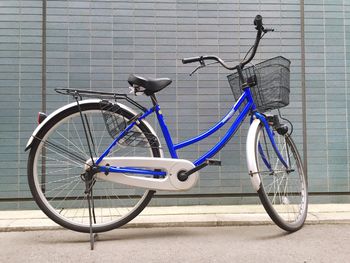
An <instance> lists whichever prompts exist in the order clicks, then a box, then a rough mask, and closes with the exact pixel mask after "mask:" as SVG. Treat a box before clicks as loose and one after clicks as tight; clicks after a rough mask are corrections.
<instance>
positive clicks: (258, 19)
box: [254, 15, 263, 30]
mask: <svg viewBox="0 0 350 263" xmlns="http://www.w3.org/2000/svg"><path fill="white" fill-rule="evenodd" d="M254 25H256V29H258V30H259V29H260V28H262V25H263V23H262V16H261V15H257V16H256V17H255V19H254Z"/></svg>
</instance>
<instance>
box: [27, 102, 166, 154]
mask: <svg viewBox="0 0 350 263" xmlns="http://www.w3.org/2000/svg"><path fill="white" fill-rule="evenodd" d="M100 102H101V100H100V99H88V100H82V101H79V104H80V105H83V104H89V103H100ZM116 104H118V105H119V107H121V108H122V109H124V110H126V111H129V112H130V113H132V114H134V115H137V112H135V111H134V110H133V109H132V108H130V107H128V106H126V105H124V104H121V103H116ZM76 106H77V103H76V102H72V103H70V104H67V105H65V106H63V107H61V108H59V109H57V110H55V111H54V112H52V113H51V114H50V115H48V116H47V117H46V118H45V120H44V121H43V122H42V123H40V124H39V125H38V127H36V129H35V130H34V131H33V133H32V135H31V136H30V138H29V140H28V142H27V145H26V148H25V151H27V150H29V149H30V148H31V147H32V145H33V141H34V138H35V137H36V135H37V134H38V133H39V132H40V131H41V130H42V129H43V127H44V126H45V125H46V124H47V123H48V122H49V121H50V120H51V119H52V118H53V117H55V116H56V115H57V114H60V113H61V112H63V111H66V110H69V109H70V108H73V107H76ZM101 118H102V116H101ZM142 123H143V124H144V125H145V126H146V127H147V128H148V129H149V130H150V131H151V133H152V134H153V135H154V136H156V137H157V139H158V141H159V143H160V140H159V138H158V136H157V134H156V133H155V131H154V129H153V128H152V126H151V125H150V124H149V123H148V122H147V121H145V120H142ZM159 148H160V155H161V157H163V151H162V148H161V145H160V146H159Z"/></svg>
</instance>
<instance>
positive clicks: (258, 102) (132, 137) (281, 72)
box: [26, 15, 308, 234]
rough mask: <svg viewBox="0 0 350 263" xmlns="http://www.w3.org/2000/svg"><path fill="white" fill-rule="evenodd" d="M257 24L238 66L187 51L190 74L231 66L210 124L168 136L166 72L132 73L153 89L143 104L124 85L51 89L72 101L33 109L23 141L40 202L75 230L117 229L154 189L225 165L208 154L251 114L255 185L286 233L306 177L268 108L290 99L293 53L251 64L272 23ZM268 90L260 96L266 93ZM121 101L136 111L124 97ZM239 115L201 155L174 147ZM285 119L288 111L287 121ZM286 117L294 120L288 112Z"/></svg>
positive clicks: (258, 20) (191, 180)
mask: <svg viewBox="0 0 350 263" xmlns="http://www.w3.org/2000/svg"><path fill="white" fill-rule="evenodd" d="M254 25H255V29H256V30H257V34H256V38H255V43H254V45H253V46H252V48H251V49H250V50H249V51H248V52H247V55H248V54H249V53H250V56H249V58H248V59H246V57H247V55H246V57H245V58H244V59H243V61H241V62H240V63H239V64H238V65H235V66H229V65H228V64H226V62H225V61H223V60H222V59H221V58H219V57H216V56H200V57H192V58H184V59H183V60H182V62H183V63H184V64H188V63H199V66H198V67H197V68H196V69H195V70H194V71H193V72H192V74H193V73H194V72H195V71H197V70H198V69H200V68H203V67H205V66H206V65H209V64H206V62H207V61H212V62H213V61H214V63H219V64H220V65H221V66H223V67H224V68H226V69H228V70H236V72H235V73H233V74H231V75H229V76H228V79H229V83H230V86H231V89H232V90H233V93H234V96H235V98H236V100H237V101H236V103H235V104H234V105H233V106H232V108H231V109H230V110H229V112H228V113H227V114H226V115H225V116H224V117H223V118H222V119H221V120H220V121H219V122H218V123H217V124H215V125H214V126H213V127H212V128H210V129H208V130H207V131H206V132H204V133H202V134H200V135H198V136H196V137H194V138H191V139H188V140H186V141H183V142H180V143H177V144H174V143H173V141H172V138H171V135H170V132H169V130H168V128H167V126H166V123H165V120H164V117H163V114H162V112H161V108H160V106H159V104H158V101H157V98H156V95H155V93H157V92H159V91H161V90H162V89H164V88H165V87H167V86H168V85H169V84H170V83H171V80H170V79H168V78H161V79H150V78H144V77H140V76H136V75H130V77H129V79H128V82H129V84H130V86H131V89H132V92H133V93H134V94H135V95H139V94H140V93H142V94H144V95H146V96H148V97H150V99H151V101H152V105H153V106H152V107H151V108H145V107H144V106H142V105H140V104H139V103H138V102H136V101H135V100H133V99H131V98H130V97H129V96H128V95H126V94H118V93H109V92H98V91H88V90H76V89H64V88H61V89H56V91H57V92H58V93H61V94H66V95H71V96H72V97H73V98H74V100H75V101H74V102H73V103H70V104H68V105H65V106H63V107H61V108H59V109H57V110H56V111H54V112H53V113H51V114H50V115H48V116H46V115H44V114H39V121H38V122H39V123H40V124H39V125H38V127H37V128H36V129H35V131H34V132H33V134H32V136H31V137H30V138H29V141H28V143H27V146H26V150H28V149H30V153H29V158H28V180H29V187H30V190H31V193H32V195H33V197H34V199H35V201H36V203H37V205H38V206H39V208H40V209H41V210H42V211H43V212H44V213H45V214H46V215H47V216H48V217H49V218H51V219H52V220H53V221H55V222H56V223H58V224H59V225H61V226H63V227H65V228H68V229H71V230H74V231H79V232H85V233H90V234H91V233H99V232H104V231H108V230H111V229H115V228H118V227H121V226H123V225H124V224H126V223H128V222H129V221H130V220H132V219H133V218H135V217H136V216H137V215H138V214H139V213H140V212H141V211H142V210H143V209H144V208H145V207H146V206H147V205H148V203H149V202H150V200H151V198H152V196H153V195H154V193H155V191H157V190H167V191H174V192H176V191H184V190H188V189H191V188H192V187H193V186H194V185H195V184H196V182H197V181H198V178H199V170H200V169H202V168H204V167H205V166H207V165H221V162H220V161H219V160H213V159H211V158H212V157H213V156H215V154H217V153H218V152H219V151H220V150H221V149H222V148H223V147H224V146H225V145H226V144H227V143H228V142H229V141H230V139H231V138H232V137H233V135H234V134H235V133H236V131H237V130H238V129H239V127H240V125H241V124H242V123H243V121H244V120H245V119H246V118H247V117H248V116H250V128H249V131H248V135H247V146H246V148H247V150H246V154H247V165H248V172H249V176H250V178H251V182H252V185H253V188H254V189H255V190H256V191H257V194H258V196H259V198H260V200H261V202H262V204H263V206H264V208H265V210H266V212H267V213H268V215H269V216H270V217H271V219H272V220H273V221H274V222H275V223H276V224H277V225H278V226H279V227H280V228H282V229H284V230H286V231H288V232H294V231H297V230H299V229H300V228H301V227H302V226H303V224H304V222H305V219H306V215H307V206H308V192H307V181H306V176H305V173H304V169H303V166H302V161H301V158H300V155H299V153H298V150H297V149H296V146H295V144H294V142H293V140H292V138H291V133H292V126H291V130H290V131H289V126H288V125H287V124H282V123H280V119H282V120H286V119H285V118H282V117H281V115H279V116H278V115H269V114H267V113H266V112H268V111H270V110H273V109H278V110H279V108H281V107H284V106H287V105H288V104H289V64H290V61H289V60H287V59H285V58H283V57H277V58H273V59H270V60H267V61H264V62H262V63H260V64H257V65H256V66H250V67H246V68H245V66H246V65H247V64H248V63H250V61H251V60H252V59H253V58H254V56H255V53H256V51H257V48H258V46H259V42H260V40H261V38H262V37H263V36H264V35H265V34H266V33H267V32H270V31H273V29H267V28H264V26H263V23H262V17H261V16H260V15H257V16H256V17H255V19H254ZM264 96H265V97H266V98H263V97H264ZM120 100H125V101H127V102H128V103H130V104H131V105H133V106H134V107H136V108H138V110H139V112H137V111H135V110H134V109H132V108H130V107H128V106H126V105H124V104H122V103H120V102H119V101H120ZM236 113H238V116H237V117H236V119H235V120H234V121H233V123H232V124H231V127H230V128H229V129H228V131H227V133H226V134H225V135H224V136H223V138H221V139H220V141H219V142H217V143H216V144H215V145H214V146H213V148H212V149H210V150H209V151H208V152H207V153H205V154H204V155H203V156H201V157H200V158H198V159H197V160H195V161H193V162H191V161H189V160H185V159H179V157H178V154H177V150H179V149H182V148H185V147H186V146H189V145H192V144H194V143H196V142H198V141H201V140H203V139H205V138H207V137H209V136H210V135H212V134H213V133H214V132H216V131H218V130H219V129H220V128H221V127H223V126H224V125H225V124H227V123H228V122H229V121H230V120H231V119H232V117H233V116H234V115H235V114H236ZM151 114H155V115H156V117H157V120H158V122H159V126H160V128H161V131H162V133H163V136H164V139H165V143H166V146H167V148H168V150H169V153H170V156H171V158H164V154H163V148H162V146H161V143H160V140H159V137H158V136H157V134H156V133H155V130H154V129H153V128H152V127H151V125H150V124H149V123H148V122H147V121H146V120H145V119H146V117H148V116H149V115H151ZM287 121H288V120H287ZM288 123H289V124H291V123H290V122H289V121H288Z"/></svg>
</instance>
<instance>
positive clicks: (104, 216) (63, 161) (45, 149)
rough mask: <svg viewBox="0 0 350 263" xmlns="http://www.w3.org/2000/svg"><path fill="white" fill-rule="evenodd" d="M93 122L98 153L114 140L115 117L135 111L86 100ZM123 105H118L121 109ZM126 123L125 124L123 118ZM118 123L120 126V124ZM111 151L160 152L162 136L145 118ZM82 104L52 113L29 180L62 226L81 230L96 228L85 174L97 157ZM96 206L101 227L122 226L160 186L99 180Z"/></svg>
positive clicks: (37, 145)
mask: <svg viewBox="0 0 350 263" xmlns="http://www.w3.org/2000/svg"><path fill="white" fill-rule="evenodd" d="M80 109H81V113H82V115H83V117H84V119H85V120H86V124H87V125H88V126H89V130H90V132H89V138H90V144H91V148H92V149H91V150H92V152H93V156H94V158H95V157H98V156H100V154H101V153H102V152H103V151H104V150H105V149H106V148H107V147H108V145H109V144H110V143H112V141H113V138H112V137H111V136H112V135H113V134H112V135H111V131H110V127H109V129H108V125H109V124H110V123H106V122H105V121H106V120H105V119H104V116H103V114H107V115H105V116H107V117H108V118H110V119H111V120H112V121H114V122H117V123H123V122H125V123H127V121H128V120H130V119H131V118H133V117H134V116H135V115H134V114H133V113H131V112H129V111H128V110H126V109H124V108H121V107H118V106H115V104H112V103H109V102H104V105H103V109H101V103H98V102H96V103H81V104H80ZM116 109H117V110H116ZM118 125H120V124H118ZM116 127H117V126H116ZM131 132H132V134H130V136H128V135H127V136H125V137H124V140H123V139H122V141H121V143H120V144H117V145H116V146H115V148H113V150H112V151H111V152H110V154H109V155H108V156H109V157H114V156H118V157H120V156H140V157H160V156H161V153H160V149H159V142H158V139H157V137H156V136H155V135H154V134H153V133H152V132H151V131H150V130H149V129H148V127H147V126H146V125H145V124H144V123H142V122H140V123H139V124H137V125H135V127H134V128H133V129H132V130H131ZM90 156H91V155H90V152H89V147H88V145H87V139H86V136H85V133H84V127H83V124H82V119H81V115H80V111H79V107H78V106H77V105H76V106H73V107H70V108H68V109H67V110H64V111H62V112H60V113H59V114H57V115H56V116H54V117H52V118H51V119H50V120H49V121H48V122H47V123H46V124H45V125H44V127H43V128H42V129H41V130H40V132H38V134H37V136H36V137H35V139H34V141H33V144H32V147H31V151H30V154H29V159H28V180H29V187H30V190H31V192H32V195H33V197H34V199H35V201H36V203H37V204H38V206H39V207H40V208H41V210H42V211H43V212H44V213H45V214H46V215H47V216H48V217H49V218H51V219H52V220H53V221H55V222H56V223H58V224H60V225H61V226H63V227H65V228H68V229H71V230H74V231H79V232H85V233H88V232H89V231H90V228H89V226H90V221H89V208H88V201H87V195H86V193H84V191H85V190H86V185H85V181H84V179H83V177H82V176H81V174H83V173H84V171H85V170H84V167H85V163H88V160H89V159H90V158H91V157H90ZM92 189H93V191H92V197H93V198H92V200H91V203H92V206H93V209H92V210H93V214H94V221H95V222H94V223H93V231H94V232H95V233H98V232H104V231H108V230H111V229H114V228H117V227H120V226H122V225H124V224H126V223H127V222H129V221H130V220H132V219H133V218H134V217H135V216H137V215H138V214H139V213H140V212H141V211H142V210H143V209H144V208H145V207H146V205H147V204H148V203H149V201H150V200H151V198H152V196H153V194H154V191H151V190H145V189H135V188H133V187H128V186H126V185H119V184H116V183H112V182H107V181H102V180H98V179H97V178H96V181H95V182H94V184H93V188H92Z"/></svg>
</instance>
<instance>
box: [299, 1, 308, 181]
mask: <svg viewBox="0 0 350 263" xmlns="http://www.w3.org/2000/svg"><path fill="white" fill-rule="evenodd" d="M304 4H305V3H304V0H300V34H301V37H300V40H301V41H300V46H301V95H302V101H301V105H302V120H303V163H304V173H305V175H306V176H307V127H306V85H305V12H304Z"/></svg>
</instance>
